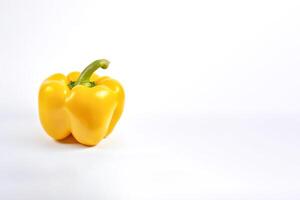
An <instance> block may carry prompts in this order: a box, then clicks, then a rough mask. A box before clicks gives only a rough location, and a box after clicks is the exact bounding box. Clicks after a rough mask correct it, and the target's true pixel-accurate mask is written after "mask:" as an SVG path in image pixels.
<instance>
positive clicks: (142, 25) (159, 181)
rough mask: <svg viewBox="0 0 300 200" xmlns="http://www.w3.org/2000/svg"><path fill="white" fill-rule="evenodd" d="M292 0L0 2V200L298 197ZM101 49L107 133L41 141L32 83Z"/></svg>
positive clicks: (299, 26)
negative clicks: (120, 100)
mask: <svg viewBox="0 0 300 200" xmlns="http://www.w3.org/2000/svg"><path fill="white" fill-rule="evenodd" d="M299 10H300V2H299V1H262V0H260V1H255V0H254V1H251V2H250V1H249V2H246V1H191V0H185V1H162V0H157V1H155V0H152V1H134V0H130V1H116V0H109V1H71V0H70V1H69V0H64V1H50V0H45V1H35V0H29V1H21V0H13V1H8V0H7V1H1V2H0V27H1V31H0V38H1V45H0V60H1V65H0V69H1V71H0V72H1V78H0V91H1V93H0V95H1V96H0V134H1V143H0V199H46V200H48V199H66V198H69V199H105V200H106V199H107V200H111V199H124V200H127V199H203V200H205V199H251V200H252V199H299V198H300V194H299V191H300V181H299V180H300V174H299V168H300V163H299V154H300V145H299V141H300V140H299V139H300V136H299V120H300V103H299V102H300V92H299V88H300V79H299V73H300V68H299V64H300V56H299V54H300V37H299V35H300V20H299V18H300V13H299ZM98 58H107V59H109V60H110V61H111V66H110V68H109V69H108V70H106V71H103V70H102V71H101V70H99V72H98V74H106V75H109V76H112V77H114V78H116V79H118V80H119V81H120V82H122V84H123V85H124V88H125V90H126V95H127V96H126V109H125V113H124V116H123V117H122V118H121V121H120V123H119V124H118V125H117V127H116V129H115V131H114V132H113V135H112V136H111V137H109V138H108V139H107V140H105V141H103V142H102V143H100V144H99V145H98V146H96V147H93V148H86V147H83V146H81V145H78V144H63V143H58V142H54V141H53V140H51V139H50V138H49V137H47V135H46V134H45V133H44V131H43V130H42V128H41V126H40V124H39V121H38V116H37V93H38V88H39V85H40V83H41V82H42V81H43V79H45V78H46V77H47V76H49V75H51V74H52V73H56V72H61V73H65V74H67V73H68V72H70V71H73V70H78V71H80V70H82V68H83V67H85V66H86V65H87V64H89V63H90V62H91V61H93V60H94V59H98Z"/></svg>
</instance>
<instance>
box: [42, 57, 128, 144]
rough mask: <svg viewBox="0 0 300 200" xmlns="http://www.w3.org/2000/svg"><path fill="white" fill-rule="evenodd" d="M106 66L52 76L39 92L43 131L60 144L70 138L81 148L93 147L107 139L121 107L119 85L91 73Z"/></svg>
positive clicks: (94, 65)
mask: <svg viewBox="0 0 300 200" xmlns="http://www.w3.org/2000/svg"><path fill="white" fill-rule="evenodd" d="M108 65H109V62H108V61H107V60H105V59H102V60H96V61H94V62H93V63H91V64H90V65H89V66H87V67H86V68H85V70H84V71H83V72H82V73H79V72H71V73H70V74H69V75H67V76H65V75H63V74H54V75H52V76H50V77H49V78H47V79H46V80H45V81H44V82H43V83H42V85H41V87H40V90H39V117H40V121H41V124H42V126H43V128H44V129H45V131H46V132H47V133H48V135H50V136H51V137H52V138H54V139H56V140H61V139H64V138H66V137H68V136H69V135H70V134H72V135H73V136H74V138H75V139H76V140H77V141H78V142H79V143H81V144H84V145H88V146H93V145H96V144H97V143H99V142H100V141H101V140H102V139H103V138H105V137H107V136H108V135H109V134H110V133H111V132H112V130H113V128H114V126H115V125H116V123H117V122H118V120H119V118H120V117H121V114H122V112H123V107H124V97H125V94H124V90H123V88H122V86H121V84H120V83H119V82H118V81H116V80H113V79H111V78H109V77H107V76H104V77H99V76H97V75H96V74H94V71H95V70H97V69H98V68H99V67H100V68H102V69H106V68H107V67H108Z"/></svg>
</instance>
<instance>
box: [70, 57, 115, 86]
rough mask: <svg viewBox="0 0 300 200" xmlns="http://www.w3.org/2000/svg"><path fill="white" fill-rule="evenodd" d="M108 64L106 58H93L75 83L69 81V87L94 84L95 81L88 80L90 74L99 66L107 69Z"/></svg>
mask: <svg viewBox="0 0 300 200" xmlns="http://www.w3.org/2000/svg"><path fill="white" fill-rule="evenodd" d="M108 65H109V61H108V60H106V59H100V60H95V61H94V62H92V63H91V64H89V65H88V66H87V67H86V68H85V69H84V70H83V71H82V72H81V73H80V76H79V77H78V79H77V81H76V82H75V83H73V84H72V83H70V87H71V88H73V87H75V86H76V85H85V86H88V87H93V86H95V83H93V82H91V81H90V78H91V76H92V74H93V73H94V72H95V71H96V70H97V69H98V68H100V67H101V68H102V69H107V68H108Z"/></svg>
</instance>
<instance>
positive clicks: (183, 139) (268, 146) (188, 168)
mask: <svg viewBox="0 0 300 200" xmlns="http://www.w3.org/2000/svg"><path fill="white" fill-rule="evenodd" d="M299 121H300V117H299V116H293V115H286V116H275V115H272V116H270V115H262V116H253V115H252V116H250V115H242V116H225V115H224V116H208V115H207V116H205V115H202V116H197V115H187V114H176V115H175V114H173V115H169V116H168V115H164V116H162V115H161V116H159V115H152V116H151V115H149V116H144V117H139V116H136V117H127V118H125V119H123V121H122V122H121V123H120V126H119V127H118V128H116V130H115V132H114V133H113V134H112V135H111V137H109V138H107V139H105V140H104V141H103V142H102V143H100V144H99V145H98V146H96V147H92V148H88V147H84V146H81V145H79V144H77V143H72V142H69V144H68V142H65V143H59V142H55V141H53V140H52V139H50V138H49V137H48V136H47V135H46V134H45V133H44V132H43V130H42V129H41V127H40V126H39V123H38V121H37V120H28V119H27V120H22V119H20V120H18V122H17V126H16V122H15V121H8V120H7V121H5V123H3V124H1V127H2V133H3V135H2V140H4V141H5V142H4V143H3V144H2V145H1V146H0V152H2V155H1V179H0V185H1V193H0V194H1V196H2V198H3V197H4V198H3V199H10V198H12V199H58V198H59V199H66V198H71V199H83V198H88V199H199V198H201V199H287V198H292V199H296V198H297V197H299V195H300V193H299V186H300V185H299V184H300V181H299V180H300V173H299V170H298V169H299V167H300V161H299V159H298V155H299V154H300V145H299V143H300V142H299V141H300V140H299V135H298V132H299V128H298V124H299ZM16 191H17V192H16Z"/></svg>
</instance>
